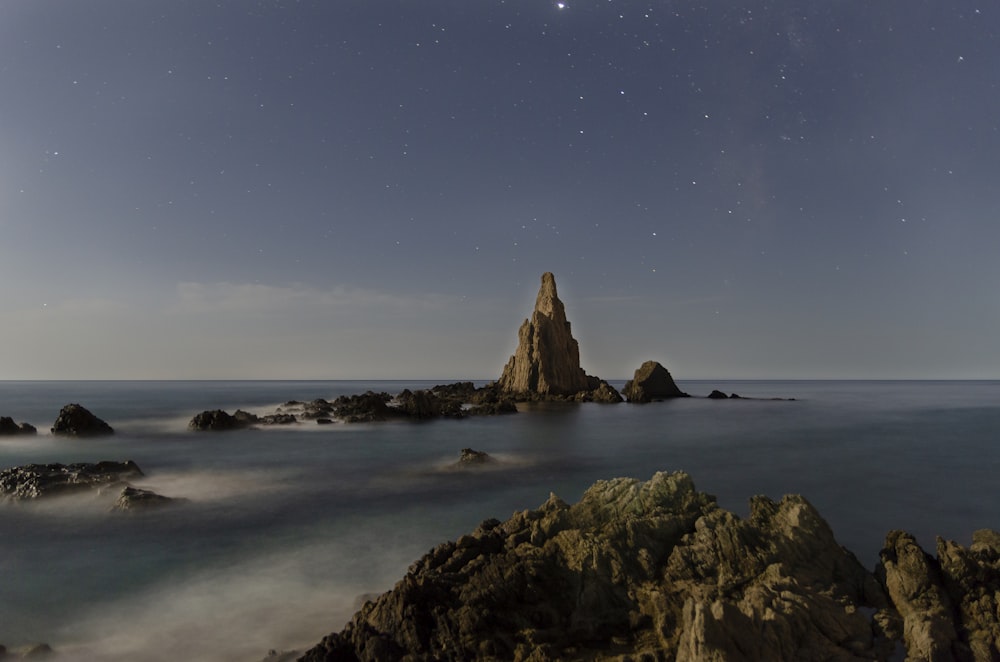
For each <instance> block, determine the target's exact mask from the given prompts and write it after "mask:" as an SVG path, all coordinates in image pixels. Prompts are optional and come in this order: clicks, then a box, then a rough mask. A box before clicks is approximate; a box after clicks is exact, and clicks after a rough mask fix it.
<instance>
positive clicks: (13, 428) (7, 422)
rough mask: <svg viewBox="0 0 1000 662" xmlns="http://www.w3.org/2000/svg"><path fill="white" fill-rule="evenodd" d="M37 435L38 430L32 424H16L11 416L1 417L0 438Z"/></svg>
mask: <svg viewBox="0 0 1000 662" xmlns="http://www.w3.org/2000/svg"><path fill="white" fill-rule="evenodd" d="M37 433H38V430H37V428H35V426H34V425H32V424H31V423H15V422H14V419H13V418H11V417H9V416H0V437H6V436H14V435H21V434H37Z"/></svg>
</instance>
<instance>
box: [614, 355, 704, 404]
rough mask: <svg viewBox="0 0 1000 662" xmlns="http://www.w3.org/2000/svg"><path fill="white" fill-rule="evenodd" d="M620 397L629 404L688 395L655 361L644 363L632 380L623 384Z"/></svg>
mask: <svg viewBox="0 0 1000 662" xmlns="http://www.w3.org/2000/svg"><path fill="white" fill-rule="evenodd" d="M622 395H624V396H625V399H626V400H628V401H629V402H639V403H645V402H652V401H653V400H663V399H665V398H686V397H688V394H687V393H685V392H684V391H682V390H680V388H678V387H677V384H675V383H674V378H673V377H672V376H671V375H670V372H669V371H668V370H667V369H666V368H664V367H663V366H662V365H660V363H658V362H657V361H646V362H645V363H643V364H642V365H641V366H639V368H638V369H636V371H635V374H634V375H633V377H632V379H630V380H629V381H627V382H625V386H624V388H622Z"/></svg>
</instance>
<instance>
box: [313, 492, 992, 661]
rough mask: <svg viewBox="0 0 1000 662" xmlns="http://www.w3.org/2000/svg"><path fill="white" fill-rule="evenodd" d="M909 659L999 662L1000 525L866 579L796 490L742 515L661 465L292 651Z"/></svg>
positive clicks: (419, 568)
mask: <svg viewBox="0 0 1000 662" xmlns="http://www.w3.org/2000/svg"><path fill="white" fill-rule="evenodd" d="M904 651H905V652H904ZM904 656H905V657H906V659H907V660H982V661H987V660H996V659H998V657H1000V533H997V532H995V531H979V532H976V534H975V535H974V537H973V544H972V546H971V547H969V548H964V547H962V546H960V545H957V544H955V543H951V542H944V541H939V542H938V557H937V559H934V558H932V557H930V556H929V555H927V554H926V553H925V552H923V550H921V549H920V547H919V546H918V545H917V544H916V542H915V541H914V539H913V537H912V536H910V535H908V534H905V533H902V532H898V531H893V532H890V533H889V535H888V536H887V538H886V545H885V549H883V551H882V553H881V561H880V563H879V565H878V568H877V570H876V572H875V573H871V572H868V571H867V570H865V568H863V567H862V566H861V564H860V563H859V562H858V560H857V559H856V558H855V557H854V555H853V554H851V553H850V552H849V551H847V550H846V549H845V548H843V547H841V546H840V545H839V544H837V542H836V540H835V538H834V535H833V532H832V531H831V530H830V527H829V526H828V525H827V523H826V522H825V521H824V520H823V518H822V517H821V516H820V515H819V513H818V512H817V511H816V510H815V508H813V506H812V505H810V504H809V502H808V501H806V500H805V499H804V498H802V497H801V496H786V497H784V498H783V499H781V500H780V501H778V502H775V501H772V500H770V499H768V498H766V497H754V498H753V499H752V500H751V502H750V514H749V516H748V517H747V518H746V519H741V518H739V517H737V516H736V515H734V514H732V513H730V512H728V511H725V510H723V509H721V508H719V507H718V505H717V504H716V502H715V499H714V497H711V496H710V495H707V494H704V493H701V492H698V491H696V490H695V487H694V484H693V482H692V480H691V478H690V477H689V476H688V475H687V474H684V473H673V474H667V473H658V474H656V475H654V476H653V478H652V479H651V480H649V481H646V482H642V481H638V480H635V479H625V478H618V479H614V480H609V481H599V482H597V483H595V484H594V485H593V486H592V487H591V488H590V489H589V490H587V492H586V493H585V494H584V495H583V497H582V499H581V500H580V502H579V503H577V504H576V505H573V506H570V505H568V504H566V503H565V502H563V501H562V500H561V499H559V498H558V497H556V496H555V495H552V496H551V497H550V498H549V499H548V501H546V502H545V503H544V504H543V505H542V506H541V507H540V508H539V509H538V510H528V511H523V512H519V513H515V514H514V515H513V516H512V517H511V518H510V519H508V520H507V521H506V522H500V521H499V520H495V519H490V520H486V521H484V522H483V523H482V524H481V525H480V526H479V527H478V528H477V529H476V530H475V531H473V532H472V533H471V534H469V535H465V536H462V537H460V538H459V539H458V540H456V541H454V542H447V543H444V544H441V545H439V546H437V547H435V548H434V549H433V550H431V551H430V552H429V553H428V554H427V555H425V556H424V557H423V558H421V559H420V560H418V561H417V562H416V563H414V564H413V565H412V566H411V567H410V569H409V572H408V573H407V574H406V576H405V577H404V578H403V579H402V580H400V581H399V583H397V584H396V586H395V588H394V589H393V590H391V591H389V592H387V593H385V594H383V595H381V596H379V597H378V598H376V599H374V600H372V601H369V602H368V603H367V604H365V605H364V607H363V608H362V609H361V610H360V611H359V612H358V613H357V614H355V616H354V617H353V618H352V619H351V621H350V622H349V623H348V624H347V626H346V627H345V628H344V629H343V630H342V631H341V632H337V633H334V634H331V635H329V636H327V637H325V638H324V639H323V640H322V641H321V642H320V643H319V644H318V645H316V646H315V647H313V648H312V649H310V650H308V651H307V652H306V653H305V654H304V655H303V656H302V657H301V658H299V659H301V660H305V661H307V662H320V661H324V662H331V661H338V662H345V661H351V662H376V661H377V662H385V661H400V660H411V661H414V662H418V661H427V662H430V661H432V660H442V659H451V660H483V661H485V660H500V659H503V660H520V661H524V662H528V661H529V660H530V661H538V662H545V661H555V660H679V661H682V662H696V661H702V660H803V661H807V662H808V661H812V660H815V661H819V660H845V661H846V660H894V659H903V657H904Z"/></svg>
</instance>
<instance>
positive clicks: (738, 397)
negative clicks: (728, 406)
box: [729, 393, 743, 400]
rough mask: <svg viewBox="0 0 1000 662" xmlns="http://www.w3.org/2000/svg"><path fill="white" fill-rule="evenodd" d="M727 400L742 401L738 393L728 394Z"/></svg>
mask: <svg viewBox="0 0 1000 662" xmlns="http://www.w3.org/2000/svg"><path fill="white" fill-rule="evenodd" d="M729 399H730V400H742V399H743V398H742V397H740V394H739V393H730V394H729Z"/></svg>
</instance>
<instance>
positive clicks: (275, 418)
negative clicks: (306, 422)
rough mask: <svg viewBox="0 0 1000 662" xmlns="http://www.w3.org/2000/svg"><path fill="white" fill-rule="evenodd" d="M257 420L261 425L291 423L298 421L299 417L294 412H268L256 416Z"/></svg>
mask: <svg viewBox="0 0 1000 662" xmlns="http://www.w3.org/2000/svg"><path fill="white" fill-rule="evenodd" d="M257 422H258V423H260V424H261V425H292V424H294V423H298V422H299V419H297V418H296V417H295V414H268V415H267V416H260V417H258V418H257Z"/></svg>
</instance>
